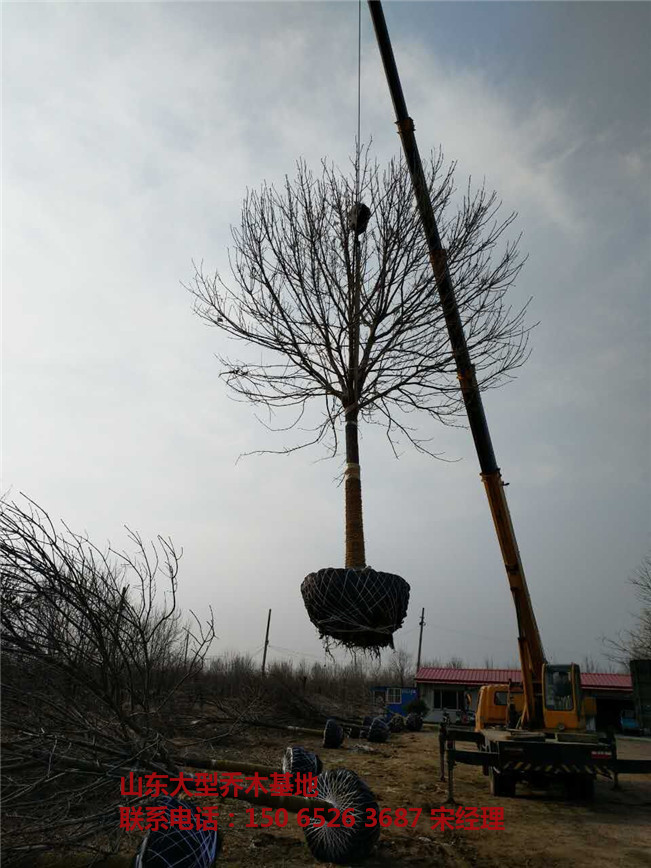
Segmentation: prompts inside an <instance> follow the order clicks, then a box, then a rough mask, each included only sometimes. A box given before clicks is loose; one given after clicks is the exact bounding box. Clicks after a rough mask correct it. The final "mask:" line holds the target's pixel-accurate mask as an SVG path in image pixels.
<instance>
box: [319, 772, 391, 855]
mask: <svg viewBox="0 0 651 868" xmlns="http://www.w3.org/2000/svg"><path fill="white" fill-rule="evenodd" d="M318 788H319V792H318V797H319V798H320V799H325V801H326V802H330V804H331V805H332V807H333V808H336V809H337V810H338V812H339V821H338V822H339V823H340V825H337V826H328V825H327V819H326V824H325V825H321V826H318V825H317V824H316V820H313V821H312V822H311V823H310V825H309V826H308V827H307V828H306V829H305V840H306V842H307V846H308V847H309V848H310V851H311V852H312V855H313V856H314V858H315V859H316V860H317V861H319V862H334V864H335V865H350V863H351V862H358V861H361V860H362V859H366V858H367V857H368V856H369V855H370V853H371V850H372V849H373V847H374V846H375V843H376V842H377V840H378V838H379V837H380V827H379V825H377V824H376V825H375V826H366V821H367V813H366V812H367V810H368V809H369V808H372V809H373V810H374V811H375V816H377V815H378V814H379V813H380V809H379V807H378V804H377V801H376V800H375V796H374V795H373V793H372V792H371V791H370V789H369V788H368V787H367V785H366V784H365V783H364V781H363V780H362V779H361V778H360V777H358V776H357V775H356V774H355V772H351V771H348V769H333V770H332V771H327V772H322V773H321V774H320V775H319V778H318ZM348 810H351V811H352V816H353V817H354V822H353V824H352V825H350V826H346V825H345V824H344V823H343V822H342V821H341V815H343V813H344V811H348ZM346 816H347V817H349V816H350V814H347V815H346Z"/></svg>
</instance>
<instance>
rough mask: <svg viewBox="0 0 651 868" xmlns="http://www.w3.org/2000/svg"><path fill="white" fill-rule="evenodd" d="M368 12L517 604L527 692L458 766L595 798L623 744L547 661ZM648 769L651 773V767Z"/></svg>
mask: <svg viewBox="0 0 651 868" xmlns="http://www.w3.org/2000/svg"><path fill="white" fill-rule="evenodd" d="M368 6H369V10H370V13H371V18H372V21H373V27H374V29H375V35H376V39H377V43H378V47H379V50H380V55H381V58H382V63H383V66H384V71H385V74H386V78H387V83H388V85H389V91H390V93H391V99H392V101H393V106H394V110H395V115H396V124H397V127H398V133H399V135H400V138H401V141H402V146H403V150H404V154H405V158H406V161H407V166H408V168H409V173H410V175H411V180H412V185H413V189H414V195H415V199H416V204H417V207H418V211H419V214H420V218H421V222H422V225H423V229H424V232H425V236H426V239H427V244H428V248H429V257H430V261H431V264H432V269H433V272H434V278H435V282H436V289H437V291H438V294H439V297H440V299H441V304H442V308H443V314H444V317H445V322H446V326H447V329H448V334H449V338H450V344H451V346H452V351H453V353H454V357H455V360H456V367H457V375H458V379H459V385H460V388H461V393H462V395H463V401H464V404H465V409H466V412H467V415H468V422H469V425H470V430H471V432H472V436H473V440H474V443H475V449H476V451H477V457H478V459H479V466H480V469H481V479H482V481H483V483H484V487H485V489H486V495H487V497H488V503H489V506H490V510H491V514H492V517H493V523H494V525H495V531H496V533H497V538H498V541H499V545H500V549H501V553H502V558H503V561H504V567H505V570H506V575H507V578H508V582H509V587H510V589H511V594H512V597H513V603H514V606H515V614H516V621H517V629H518V649H519V654H520V666H521V670H522V688H521V689H520V690H518V691H517V693H516V692H515V691H512V690H511V686H510V685H509V686H507V685H491V686H485V687H482V688H481V690H480V697H479V705H478V712H479V715H478V717H479V719H478V723H477V728H476V731H475V732H474V733H468V732H465V733H462V732H460V731H454V730H451V731H450V733H449V737H450V741H449V742H448V763H450V762H451V761H452V762H454V761H455V760H456V761H457V762H467V763H472V764H476V765H482V766H483V769H484V773H485V774H487V775H488V776H489V777H490V785H491V792H492V793H493V794H494V795H503V796H508V795H514V793H515V785H516V782H517V781H518V780H530V781H532V780H535V781H538V782H543V783H547V782H549V780H550V779H551V778H562V779H563V781H564V783H565V784H566V785H567V786H568V788H569V789H570V791H571V792H572V794H574V795H577V796H579V797H582V798H590V797H591V796H592V794H593V791H594V779H595V776H596V774H597V773H602V774H604V775H606V776H608V777H610V776H611V772H615V773H616V770H617V769H616V765H617V759H616V747H615V741H614V739H613V738H607V737H605V736H600V735H598V734H596V733H589V732H587V731H586V716H585V704H584V701H583V699H582V696H581V680H580V672H579V667H578V666H577V665H576V664H575V663H571V664H568V665H551V664H549V663H547V661H546V659H545V653H544V650H543V645H542V641H541V638H540V633H539V630H538V625H537V623H536V618H535V615H534V611H533V606H532V603H531V597H530V595H529V590H528V588H527V582H526V579H525V574H524V568H523V566H522V559H521V557H520V552H519V550H518V545H517V541H516V537H515V531H514V529H513V524H512V522H511V515H510V512H509V507H508V503H507V500H506V493H505V491H504V482H503V481H502V475H501V473H500V468H499V466H498V464H497V460H496V458H495V452H494V450H493V444H492V441H491V436H490V432H489V430H488V424H487V421H486V415H485V412H484V406H483V402H482V396H481V392H480V389H479V386H478V384H477V379H476V377H475V371H474V367H473V364H472V361H471V358H470V354H469V351H468V345H467V343H466V338H465V334H464V329H463V323H462V321H461V317H460V314H459V309H458V306H457V302H456V298H455V293H454V287H453V285H452V280H451V277H450V271H449V269H448V265H447V258H446V251H445V249H444V247H443V244H442V242H441V238H440V235H439V232H438V228H437V224H436V218H435V215H434V209H433V207H432V203H431V200H430V197H429V193H428V190H427V184H426V181H425V175H424V172H423V167H422V163H421V160H420V155H419V152H418V147H417V144H416V137H415V133H414V129H415V128H414V122H413V120H412V119H411V117H410V116H409V113H408V111H407V105H406V102H405V98H404V95H403V92H402V86H401V84H400V79H399V76H398V70H397V67H396V62H395V58H394V55H393V49H392V47H391V42H390V39H389V33H388V30H387V26H386V21H385V18H384V12H383V10H382V4H381V2H380V0H368ZM507 688H508V694H507V695H508V697H509V699H508V702H507V705H506V706H505V708H504V711H503V717H500V718H499V719H500V720H502V721H503V723H504V724H507V723H510V724H511V726H510V728H509V727H508V726H503V727H501V728H490V727H488V726H487V725H486V723H488V720H489V717H488V712H489V709H491V710H492V712H493V714H494V713H495V708H496V705H497V703H496V699H497V694H498V693H499V692H500V691H502V692H503V691H505V690H507ZM509 711H510V712H511V720H510V721H509V719H508V716H509V715H508V712H509ZM482 714H483V715H484V716H483V719H482V717H481V715H482ZM455 737H456V738H458V739H459V740H461V739H462V738H463V740H466V741H467V740H471V741H475V743H476V744H477V746H478V747H479V753H478V752H477V751H459V750H455V749H454V739H455ZM648 765H649V766H651V763H649V764H648ZM627 770H632V769H627Z"/></svg>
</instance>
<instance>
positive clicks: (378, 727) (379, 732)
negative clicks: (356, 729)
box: [368, 717, 389, 744]
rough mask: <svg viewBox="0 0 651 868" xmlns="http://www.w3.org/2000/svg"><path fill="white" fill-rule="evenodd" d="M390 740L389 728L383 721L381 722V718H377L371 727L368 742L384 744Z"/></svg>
mask: <svg viewBox="0 0 651 868" xmlns="http://www.w3.org/2000/svg"><path fill="white" fill-rule="evenodd" d="M388 738H389V727H388V726H387V725H386V723H385V722H384V721H383V720H380V718H379V717H376V718H375V720H374V721H373V722H372V723H371V725H370V727H369V730H368V740H369V741H372V742H376V743H377V744H382V743H383V742H385V741H387V739H388Z"/></svg>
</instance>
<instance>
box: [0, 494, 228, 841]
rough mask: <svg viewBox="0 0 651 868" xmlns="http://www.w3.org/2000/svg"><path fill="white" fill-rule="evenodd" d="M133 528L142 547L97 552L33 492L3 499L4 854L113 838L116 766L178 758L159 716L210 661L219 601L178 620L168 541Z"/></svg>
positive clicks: (151, 766) (163, 764)
mask: <svg viewBox="0 0 651 868" xmlns="http://www.w3.org/2000/svg"><path fill="white" fill-rule="evenodd" d="M129 539H130V542H131V544H132V546H133V549H134V553H133V554H128V553H126V552H117V551H114V550H112V549H108V550H107V551H101V550H100V549H98V548H97V547H96V546H95V545H93V543H91V542H90V540H88V539H87V538H86V537H85V536H83V535H80V534H77V533H74V532H73V531H71V530H70V529H69V528H68V527H67V526H65V525H61V526H55V524H54V523H53V522H52V521H51V520H50V518H49V517H48V515H47V514H46V512H45V511H44V510H43V509H41V508H40V507H39V506H37V505H36V504H34V503H32V502H31V501H27V502H26V504H24V505H22V506H21V505H18V504H16V503H7V502H2V503H1V504H0V577H1V582H0V593H1V600H0V602H1V613H0V623H1V626H2V635H1V642H2V664H3V665H2V739H3V741H2V748H3V757H4V759H3V770H2V820H3V831H4V835H3V837H4V842H3V845H4V846H3V852H4V855H5V857H6V858H8V857H11V856H12V855H17V854H20V853H24V852H25V851H28V852H30V851H32V850H39V849H41V850H42V849H48V848H50V847H54V846H60V845H61V844H62V843H63V842H65V843H66V844H67V845H73V844H80V843H81V842H85V846H87V847H88V848H90V849H93V848H99V849H100V850H102V851H105V850H106V849H111V847H112V846H114V845H115V843H116V838H117V829H116V826H117V819H118V814H117V807H116V806H117V804H118V803H119V801H120V790H119V777H120V775H121V774H124V773H125V771H127V770H128V769H130V768H131V769H136V768H138V769H148V770H150V771H158V772H159V773H169V771H170V770H176V768H177V767H176V765H175V763H174V761H173V758H172V757H171V756H170V751H169V746H168V745H167V744H166V741H165V738H164V737H163V736H162V735H161V730H163V729H164V727H163V726H162V722H163V720H164V718H165V716H166V714H168V709H169V703H170V700H171V699H172V698H173V697H174V696H175V694H177V693H178V691H179V689H180V687H181V686H182V685H183V684H184V683H185V682H186V681H188V680H189V679H191V678H193V677H194V676H196V675H197V674H198V673H199V672H200V670H201V668H202V665H203V659H204V656H205V653H206V652H207V650H208V648H209V646H210V644H211V642H212V639H213V637H214V625H213V619H212V613H211V615H210V618H209V619H208V621H207V622H206V623H203V624H202V623H200V622H199V620H198V619H197V618H195V617H194V616H191V620H190V621H187V622H186V621H184V620H183V619H182V616H181V614H180V613H179V611H178V610H177V605H176V592H177V573H178V560H179V556H178V555H177V553H176V551H175V549H174V546H173V545H172V543H171V542H170V541H169V540H167V539H163V538H162V537H159V538H158V540H157V543H155V544H154V543H152V544H146V543H144V542H143V540H142V539H141V538H140V537H139V536H138V535H137V534H136V533H134V532H131V531H129ZM157 585H162V586H163V587H162V590H164V593H163V594H162V597H161V594H160V593H157V591H159V590H160V589H159V588H158V587H157ZM99 831H103V832H104V837H101V836H100V838H101V840H99V839H98V837H97V836H98V832H99Z"/></svg>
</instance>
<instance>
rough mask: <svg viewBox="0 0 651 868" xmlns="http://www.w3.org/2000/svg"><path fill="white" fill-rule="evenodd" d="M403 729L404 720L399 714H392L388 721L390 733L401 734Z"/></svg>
mask: <svg viewBox="0 0 651 868" xmlns="http://www.w3.org/2000/svg"><path fill="white" fill-rule="evenodd" d="M404 728H405V719H404V717H401V715H399V714H394V715H393V717H392V718H391V720H390V721H389V729H390V730H391V732H403V731H404Z"/></svg>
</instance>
